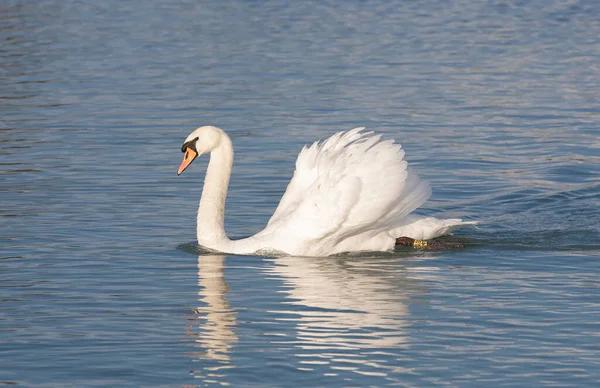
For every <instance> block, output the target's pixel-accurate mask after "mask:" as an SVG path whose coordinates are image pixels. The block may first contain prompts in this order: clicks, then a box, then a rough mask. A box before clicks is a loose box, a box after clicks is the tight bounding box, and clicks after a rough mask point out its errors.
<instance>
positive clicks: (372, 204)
mask: <svg viewBox="0 0 600 388" xmlns="http://www.w3.org/2000/svg"><path fill="white" fill-rule="evenodd" d="M363 130H364V128H356V129H353V130H351V131H347V132H340V133H337V134H335V135H333V136H331V137H330V138H329V139H327V140H325V141H324V142H322V143H319V142H315V143H314V144H313V145H311V146H310V147H308V148H307V147H304V148H303V149H302V151H301V152H300V154H299V155H298V159H297V161H296V171H295V172H294V176H293V178H292V180H291V181H290V183H289V185H288V187H287V190H286V192H285V194H284V195H283V197H282V198H281V202H280V203H279V206H278V207H277V209H276V210H275V213H274V214H273V216H272V217H271V219H270V220H269V223H268V224H267V226H266V227H265V228H264V229H263V230H262V231H261V232H259V233H257V234H256V235H254V236H252V237H249V238H245V239H241V240H235V241H232V240H230V239H229V238H228V237H227V235H226V234H225V230H224V215H225V198H226V196H227V188H228V185H229V177H230V175H231V167H232V164H233V146H232V143H231V139H230V138H229V136H227V134H226V133H225V132H224V131H223V130H221V129H219V128H216V127H211V126H207V127H200V128H198V129H197V130H195V131H194V132H192V134H190V136H188V138H187V139H186V143H185V144H184V148H182V151H185V150H186V148H185V147H186V145H188V144H189V145H190V146H195V148H193V149H194V151H195V152H196V154H194V155H192V157H191V158H190V160H189V161H188V162H186V160H187V159H188V154H187V153H186V159H184V163H182V167H180V171H179V172H180V173H181V171H183V170H184V169H185V168H186V167H187V166H188V165H189V164H190V163H191V162H192V161H193V160H194V158H195V157H196V156H197V155H201V154H203V153H206V152H210V153H211V155H210V162H209V165H208V169H207V171H206V178H205V181H204V189H203V192H202V197H201V199H200V206H199V208H198V224H197V237H198V243H199V244H200V245H201V246H203V247H205V248H208V249H210V250H214V251H219V252H224V253H234V254H253V253H257V252H271V253H273V252H279V253H283V254H288V255H294V256H328V255H332V254H336V253H341V252H352V251H388V250H391V249H393V248H394V246H395V242H396V238H398V237H411V238H414V239H421V240H426V239H432V238H435V237H439V236H442V235H444V234H447V233H449V232H451V231H452V230H453V229H455V228H457V227H459V226H463V225H469V224H473V222H462V221H461V220H460V219H451V220H438V219H436V218H433V217H421V216H416V215H409V214H410V213H411V212H412V211H413V210H415V209H417V208H418V207H419V206H421V205H422V204H423V203H424V202H425V201H427V199H428V198H429V196H430V195H431V189H430V188H429V185H428V184H427V182H425V181H421V180H420V179H419V177H418V175H417V174H416V173H415V172H414V171H412V170H411V169H410V168H408V166H407V162H406V161H405V160H404V150H403V149H402V148H401V145H400V144H397V143H394V141H393V140H381V135H374V134H373V133H372V132H365V131H363ZM190 152H191V151H190Z"/></svg>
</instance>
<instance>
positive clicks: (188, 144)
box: [181, 138, 198, 153]
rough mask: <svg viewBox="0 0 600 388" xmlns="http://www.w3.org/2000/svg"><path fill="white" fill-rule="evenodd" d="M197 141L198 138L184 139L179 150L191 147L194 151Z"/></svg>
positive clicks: (182, 150)
mask: <svg viewBox="0 0 600 388" xmlns="http://www.w3.org/2000/svg"><path fill="white" fill-rule="evenodd" d="M197 141H198V138H195V139H192V140H190V141H186V142H185V143H183V145H182V146H181V152H185V150H186V148H191V149H193V150H194V151H195V152H196V153H197V152H198V151H196V142H197Z"/></svg>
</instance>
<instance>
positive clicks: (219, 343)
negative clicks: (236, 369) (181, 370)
mask: <svg viewBox="0 0 600 388" xmlns="http://www.w3.org/2000/svg"><path fill="white" fill-rule="evenodd" d="M226 257H227V256H223V255H205V256H198V285H199V286H200V290H199V292H198V295H199V296H200V299H199V300H200V302H201V304H202V306H201V307H198V308H196V309H195V313H196V314H197V315H198V316H197V317H196V318H195V319H194V320H193V321H195V322H196V324H197V325H199V326H201V330H200V331H199V333H198V334H197V336H198V338H197V339H196V342H198V343H200V344H201V346H202V348H203V349H204V352H202V353H196V354H195V356H197V357H198V358H202V359H211V360H216V361H223V362H225V363H228V362H229V360H230V356H229V352H230V349H231V347H232V346H233V344H234V343H236V342H237V341H238V337H237V335H236V334H235V332H234V330H233V329H234V328H235V326H236V325H237V321H236V313H235V312H234V311H233V310H232V309H231V306H230V305H229V301H228V300H227V297H226V296H227V291H228V289H229V288H228V286H227V282H226V281H225V271H224V270H225V258H226ZM198 322H199V323H198Z"/></svg>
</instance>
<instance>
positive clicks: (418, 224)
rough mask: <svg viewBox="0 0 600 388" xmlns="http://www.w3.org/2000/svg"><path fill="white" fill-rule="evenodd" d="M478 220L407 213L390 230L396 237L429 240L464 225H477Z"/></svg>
mask: <svg viewBox="0 0 600 388" xmlns="http://www.w3.org/2000/svg"><path fill="white" fill-rule="evenodd" d="M478 223H479V221H463V220H461V219H460V218H451V219H447V220H440V219H437V218H434V217H423V216H418V215H409V216H408V217H406V218H404V220H402V223H401V225H399V226H398V227H397V228H395V229H394V230H393V231H392V235H393V236H394V237H396V238H398V237H410V238H414V239H416V240H431V239H433V238H436V237H440V236H444V235H447V234H450V233H452V232H453V231H454V230H456V229H458V228H462V227H464V226H474V225H477V224H478Z"/></svg>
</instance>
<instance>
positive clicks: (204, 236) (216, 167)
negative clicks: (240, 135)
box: [196, 133, 233, 250]
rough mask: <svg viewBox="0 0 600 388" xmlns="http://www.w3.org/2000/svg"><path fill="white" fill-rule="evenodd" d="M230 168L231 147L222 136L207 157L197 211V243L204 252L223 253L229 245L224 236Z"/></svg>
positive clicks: (231, 162)
mask: <svg viewBox="0 0 600 388" xmlns="http://www.w3.org/2000/svg"><path fill="white" fill-rule="evenodd" d="M232 165H233V145H232V144H231V139H230V138H229V136H227V134H225V133H223V134H222V137H221V141H220V144H219V146H218V147H217V148H215V149H214V150H212V152H211V153H210V162H209V163H208V169H207V170H206V177H205V178H204V189H203V190H202V197H201V198H200V206H199V207H198V226H197V229H196V233H197V237H198V243H199V244H200V245H202V246H205V247H207V248H211V249H216V250H223V248H225V247H227V246H228V245H229V243H230V241H229V239H228V238H227V235H226V234H225V227H224V221H225V199H226V198H227V187H228V186H229V177H230V176H231V166H232Z"/></svg>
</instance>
